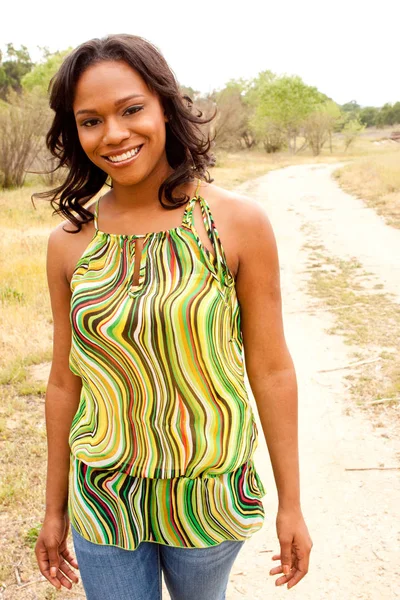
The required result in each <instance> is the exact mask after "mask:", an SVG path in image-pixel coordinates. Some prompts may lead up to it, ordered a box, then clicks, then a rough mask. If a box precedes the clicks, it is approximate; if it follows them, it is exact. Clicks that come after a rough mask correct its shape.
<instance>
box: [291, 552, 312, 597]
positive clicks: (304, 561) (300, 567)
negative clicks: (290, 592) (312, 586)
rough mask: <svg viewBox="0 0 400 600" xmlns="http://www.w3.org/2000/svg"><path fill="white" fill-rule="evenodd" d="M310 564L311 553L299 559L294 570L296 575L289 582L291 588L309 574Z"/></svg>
mask: <svg viewBox="0 0 400 600" xmlns="http://www.w3.org/2000/svg"><path fill="white" fill-rule="evenodd" d="M308 565H309V555H308V554H306V555H304V556H303V557H301V558H299V559H298V563H297V567H296V570H295V572H294V575H293V577H292V579H291V581H290V582H289V583H288V588H289V589H290V588H291V587H293V586H294V585H296V583H298V582H299V581H300V579H303V577H305V576H306V575H307V573H308Z"/></svg>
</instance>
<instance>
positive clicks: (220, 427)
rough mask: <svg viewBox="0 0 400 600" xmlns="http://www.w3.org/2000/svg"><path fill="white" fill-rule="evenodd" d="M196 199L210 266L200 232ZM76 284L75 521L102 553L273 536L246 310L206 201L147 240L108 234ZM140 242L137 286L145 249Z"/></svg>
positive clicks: (98, 235) (92, 246) (96, 240)
mask: <svg viewBox="0 0 400 600" xmlns="http://www.w3.org/2000/svg"><path fill="white" fill-rule="evenodd" d="M196 201H199V203H200V206H201V212H202V217H203V222H204V226H205V228H206V230H207V233H208V236H209V238H210V240H211V242H212V244H213V248H214V252H215V256H214V254H212V253H211V252H210V251H209V250H208V249H207V248H206V247H205V246H204V245H203V243H202V242H201V240H200V238H199V236H198V233H197V230H196V229H195V226H194V223H193V215H192V213H193V207H194V204H195V202H196ZM98 206H99V204H98V202H97V204H96V210H95V220H94V224H95V234H94V236H93V238H92V240H91V242H90V243H89V245H88V247H87V248H86V250H85V252H84V253H83V255H82V256H81V258H80V259H79V261H78V263H77V265H76V268H75V271H74V274H73V277H72V279H71V291H72V297H71V312H70V320H71V327H72V343H71V352H70V369H71V371H72V372H73V373H74V374H75V375H78V376H79V377H81V379H82V391H81V397H80V402H79V406H78V409H77V411H76V413H75V415H74V418H73V421H72V424H71V430H70V435H69V444H70V448H71V471H70V498H69V512H70V517H71V523H72V525H74V527H75V528H76V529H77V531H78V532H79V533H81V535H83V536H84V537H86V538H87V539H89V540H90V541H93V542H95V543H102V544H104V543H105V544H112V545H117V546H120V547H123V548H127V549H134V548H135V547H136V546H137V545H138V543H140V541H142V540H147V541H156V542H159V543H164V544H168V545H174V546H185V547H202V546H210V545H214V544H216V543H220V542H222V541H224V540H226V539H243V538H244V537H247V536H248V535H250V534H251V533H252V532H254V531H255V530H257V529H259V528H260V527H261V526H262V523H263V518H264V510H263V505H262V502H261V497H262V496H263V495H265V490H264V488H263V485H262V482H261V480H260V478H259V476H258V475H257V473H256V471H255V468H254V464H253V454H254V450H255V449H256V447H257V440H258V432H257V426H256V423H255V420H254V415H253V412H252V409H251V406H250V404H249V399H248V396H247V391H246V388H245V384H244V363H243V348H242V336H241V329H240V307H239V302H238V299H237V296H236V291H235V280H234V277H233V275H232V273H231V272H230V270H229V267H228V265H227V262H226V256H225V252H224V249H223V247H222V244H221V241H220V238H219V235H218V231H217V229H216V227H215V223H214V220H213V217H212V214H211V211H210V208H209V206H208V203H207V202H206V200H205V199H204V198H203V197H201V196H199V195H197V194H196V195H195V196H194V197H193V198H192V199H191V200H190V201H189V202H188V204H187V206H186V209H185V213H184V216H183V221H182V224H181V226H179V227H176V228H174V229H170V230H167V231H160V232H152V233H148V234H146V235H143V236H142V235H122V234H110V233H105V232H103V231H100V230H99V229H98V227H97V216H98ZM138 237H143V249H142V253H141V256H140V270H139V281H138V284H137V285H133V283H132V280H133V273H134V266H135V250H136V247H135V240H136V238H138Z"/></svg>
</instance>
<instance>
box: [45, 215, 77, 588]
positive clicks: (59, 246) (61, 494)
mask: <svg viewBox="0 0 400 600" xmlns="http://www.w3.org/2000/svg"><path fill="white" fill-rule="evenodd" d="M68 235H69V234H67V233H65V232H64V231H63V230H62V226H59V227H57V228H56V229H54V230H53V231H52V233H51V234H50V237H49V241H48V247H47V281H48V287H49V292H50V300H51V309H52V314H53V359H52V365H51V371H50V376H49V380H48V384H47V389H46V399H45V417H46V431H47V481H46V511H45V520H44V525H43V528H42V530H41V533H40V535H39V538H38V542H37V545H36V556H37V560H38V564H39V568H40V570H41V572H42V574H43V575H44V576H45V577H46V578H47V579H48V580H49V581H50V583H52V584H53V585H54V586H55V587H57V588H59V587H60V584H62V585H64V586H65V587H67V588H70V587H71V583H70V582H69V581H68V580H67V579H66V578H65V577H64V576H63V574H62V573H61V572H60V571H59V570H58V567H59V566H60V564H61V562H62V560H63V559H64V560H67V561H68V562H70V563H71V564H72V565H73V566H77V563H76V561H75V559H73V557H72V555H71V554H70V553H69V551H68V548H67V545H66V538H67V536H68V529H69V527H68V526H69V519H68V512H67V508H68V478H69V465H70V447H69V444H68V437H69V431H70V427H71V423H72V419H73V417H74V414H75V413H76V410H77V408H78V404H79V399H80V391H81V387H82V381H81V379H80V378H79V377H76V376H75V375H74V374H73V373H72V372H71V370H70V369H69V352H70V348H71V325H70V317H69V311H70V300H71V291H70V287H69V284H68V281H67V278H66V275H65V273H66V270H65V256H66V255H67V248H68V241H67V236H68ZM60 555H61V557H60ZM50 567H53V570H52V571H51V572H50ZM54 568H55V570H54ZM65 569H67V571H65ZM64 572H65V574H67V575H68V577H70V578H71V579H72V580H73V581H77V578H76V576H74V577H75V579H74V577H72V574H73V572H72V570H71V569H69V568H68V565H66V563H64ZM53 573H56V576H52V574H53Z"/></svg>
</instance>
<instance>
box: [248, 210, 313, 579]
mask: <svg viewBox="0 0 400 600" xmlns="http://www.w3.org/2000/svg"><path fill="white" fill-rule="evenodd" d="M240 204H241V209H240V214H239V213H238V216H239V217H240V223H238V225H237V241H238V248H239V269H238V274H237V278H236V291H237V295H238V300H239V303H240V308H241V329H242V335H243V345H244V355H245V365H246V371H247V375H248V378H249V383H250V387H251V389H252V392H253V394H254V398H255V401H256V404H257V410H258V413H259V416H260V421H261V424H262V428H263V432H264V436H265V440H266V443H267V447H268V452H269V455H270V459H271V465H272V469H273V473H274V478H275V482H276V486H277V491H278V498H279V507H278V518H277V529H278V537H279V541H280V543H281V555H282V556H279V558H281V560H282V567H277V568H276V569H281V570H280V571H279V570H275V572H282V570H283V565H285V567H286V565H289V568H290V567H293V566H297V572H296V574H295V575H293V573H291V574H290V575H289V576H292V577H293V581H292V582H291V584H289V586H288V587H292V586H293V585H295V583H297V582H298V581H299V580H300V579H301V578H302V577H303V576H304V575H305V573H306V572H307V569H308V554H309V552H310V550H311V546H312V542H311V539H310V538H309V536H308V532H307V528H306V527H305V524H304V521H303V517H302V515H301V508H300V482H299V455H298V401H297V380H296V373H295V368H294V365H293V361H292V358H291V355H290V353H289V350H288V348H287V345H286V341H285V336H284V328H283V319H282V301H281V289H280V275H279V259H278V251H277V246H276V241H275V236H274V233H273V230H272V227H271V224H270V221H269V219H268V217H267V215H266V213H265V211H264V210H263V208H262V207H261V205H259V204H257V203H256V202H254V201H250V200H247V199H242V200H240ZM294 523H297V525H296V526H295V525H294ZM294 529H296V531H297V536H300V538H301V544H302V545H303V547H302V550H301V553H303V554H304V557H303V558H302V560H301V562H300V569H299V566H298V565H296V562H297V560H296V557H294V555H293V552H294V549H293V543H294V538H295V531H294ZM297 558H299V556H297ZM285 570H286V569H285ZM299 571H302V573H300V572H299ZM304 571H305V572H304ZM271 574H275V573H271ZM286 581H288V579H286V578H284V579H283V580H281V581H279V580H278V582H277V585H280V584H281V583H286Z"/></svg>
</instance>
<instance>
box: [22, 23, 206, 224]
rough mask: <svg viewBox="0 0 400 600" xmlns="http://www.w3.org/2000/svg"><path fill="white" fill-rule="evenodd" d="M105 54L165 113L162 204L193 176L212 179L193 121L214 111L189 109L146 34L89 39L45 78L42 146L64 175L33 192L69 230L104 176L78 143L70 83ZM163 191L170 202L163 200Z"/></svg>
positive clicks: (175, 201) (175, 203)
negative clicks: (138, 80) (167, 169)
mask: <svg viewBox="0 0 400 600" xmlns="http://www.w3.org/2000/svg"><path fill="white" fill-rule="evenodd" d="M110 60H113V61H124V62H125V63H127V64H128V65H129V66H130V67H132V69H134V70H135V71H137V72H138V73H139V75H140V76H141V77H142V78H143V79H144V81H145V82H146V84H147V86H148V88H149V89H150V91H152V92H156V93H157V94H158V96H159V98H160V102H161V103H162V106H163V109H164V111H165V114H166V115H167V116H168V117H169V120H168V122H166V123H165V126H166V143H165V150H166V156H167V160H168V163H169V165H170V166H171V167H172V168H173V169H174V172H173V173H172V174H171V175H170V176H169V177H168V178H167V179H165V180H164V181H163V182H162V184H161V185H160V188H159V190H158V199H159V201H160V204H161V205H162V206H163V207H164V208H166V209H174V208H177V207H179V206H182V205H183V204H184V203H185V202H187V201H188V200H189V197H188V196H187V195H186V194H184V197H183V198H182V197H180V198H179V197H178V198H175V197H174V196H173V191H174V189H175V188H176V187H177V186H179V185H181V184H183V183H186V182H191V181H193V179H194V178H196V177H199V178H201V179H204V180H205V181H207V182H208V183H211V182H212V181H214V180H213V179H212V178H211V177H210V174H209V172H208V170H207V168H208V167H210V166H213V165H214V164H215V156H214V154H213V153H212V152H210V148H211V144H212V142H213V140H211V139H210V137H209V136H205V135H204V133H203V132H202V130H201V128H200V127H199V125H202V124H206V123H209V122H210V121H211V120H212V119H213V118H214V117H215V115H216V112H217V111H216V110H215V112H214V114H213V115H212V116H211V117H210V118H208V119H207V118H205V117H204V118H202V117H203V113H202V112H201V111H200V110H199V109H196V110H197V114H194V112H193V101H192V99H191V98H190V97H189V96H187V95H184V94H182V92H181V91H180V88H179V84H178V82H177V80H176V78H175V75H174V73H173V71H172V70H171V68H170V67H169V65H168V63H167V62H166V60H165V58H164V57H163V55H162V54H161V52H160V51H159V50H158V49H157V48H156V47H155V46H154V45H153V44H151V43H150V42H149V41H147V40H146V39H144V38H142V37H139V36H135V35H128V34H120V35H109V36H107V37H105V38H102V39H97V38H95V39H92V40H89V41H88V42H85V43H84V44H81V45H80V46H78V47H77V48H76V49H75V50H74V51H73V52H72V53H71V54H69V55H68V56H67V57H66V58H65V59H64V61H63V63H62V65H61V67H60V69H59V70H58V72H57V73H56V75H55V76H54V77H53V78H52V80H51V82H50V107H51V108H52V110H53V111H54V113H55V114H54V118H53V122H52V124H51V127H50V129H49V131H48V133H47V135H46V146H47V148H48V149H49V151H50V153H51V154H52V155H53V157H55V158H56V161H57V166H56V169H55V170H57V169H60V168H62V167H67V175H66V177H65V180H64V181H63V183H62V184H61V185H60V186H58V187H56V188H54V189H52V190H49V191H45V192H40V193H36V194H34V195H33V196H34V197H35V196H37V197H40V198H50V203H51V205H52V207H53V208H54V213H53V214H55V213H61V214H63V215H64V216H65V217H66V218H67V219H68V220H69V221H70V222H72V223H73V224H74V225H76V227H77V228H78V229H77V230H76V231H74V232H71V233H78V232H79V231H80V230H81V229H82V225H83V224H84V223H89V222H90V221H92V220H93V214H92V213H91V212H90V211H89V210H87V209H86V208H85V207H84V206H85V205H86V204H87V203H88V202H89V201H90V200H91V199H92V198H93V197H94V196H95V195H96V194H97V193H98V192H99V191H100V190H101V188H102V187H103V185H104V184H105V183H106V180H107V177H108V176H107V173H105V172H104V171H103V170H102V169H100V168H99V167H97V166H96V165H95V164H94V163H92V161H91V160H89V158H88V157H87V156H86V154H85V152H84V151H83V149H82V146H81V144H80V141H79V137H78V131H77V127H76V122H75V117H74V113H73V108H72V106H73V101H74V95H75V89H76V85H77V82H78V79H79V77H80V76H81V75H82V73H83V72H84V71H85V70H86V69H87V68H88V67H89V66H91V65H93V64H95V63H99V62H101V61H110ZM163 192H164V195H165V198H166V199H167V200H168V201H169V202H170V203H171V204H172V206H171V205H166V204H164V203H163V199H162V196H163ZM74 212H75V213H76V214H77V215H78V216H79V217H80V219H78V218H77V217H76V216H75V215H74Z"/></svg>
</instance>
